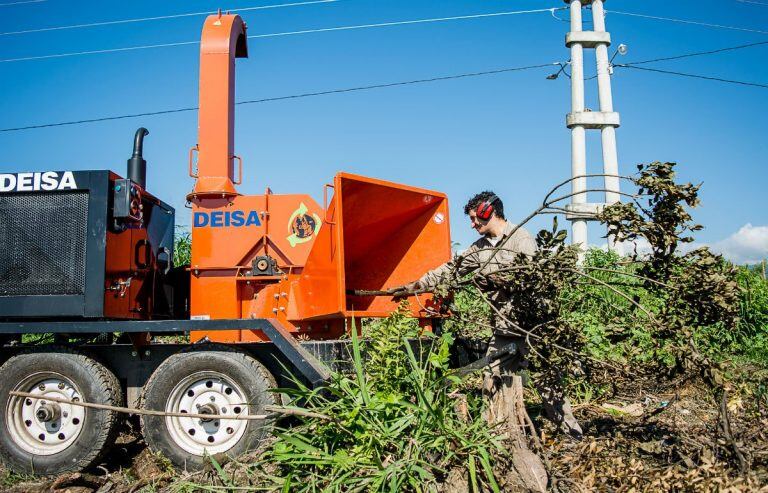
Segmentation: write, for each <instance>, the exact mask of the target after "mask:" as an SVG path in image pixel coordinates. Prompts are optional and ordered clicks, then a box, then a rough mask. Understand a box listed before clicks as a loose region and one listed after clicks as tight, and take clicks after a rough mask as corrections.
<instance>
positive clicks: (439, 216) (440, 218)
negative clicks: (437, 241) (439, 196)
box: [432, 212, 445, 224]
mask: <svg viewBox="0 0 768 493" xmlns="http://www.w3.org/2000/svg"><path fill="white" fill-rule="evenodd" d="M432 220H433V221H435V224H442V223H443V221H445V216H444V215H443V213H442V212H438V213H437V214H435V217H433V218H432Z"/></svg>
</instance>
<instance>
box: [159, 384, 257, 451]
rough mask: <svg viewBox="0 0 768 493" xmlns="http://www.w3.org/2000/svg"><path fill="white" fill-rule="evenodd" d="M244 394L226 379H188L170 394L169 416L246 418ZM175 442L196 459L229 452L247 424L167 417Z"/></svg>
mask: <svg viewBox="0 0 768 493" xmlns="http://www.w3.org/2000/svg"><path fill="white" fill-rule="evenodd" d="M246 401H247V399H246V397H245V392H243V390H242V389H241V388H240V387H239V386H237V385H235V384H234V383H233V382H231V381H230V380H229V379H228V378H227V377H226V376H225V375H223V374H220V373H218V372H213V371H208V372H199V373H195V374H192V375H189V376H188V377H187V378H185V379H183V380H182V381H181V382H179V384H178V385H176V387H174V389H173V390H172V391H171V393H170V395H169V397H168V401H167V405H166V411H167V412H174V413H182V414H187V413H191V414H206V415H221V414H223V415H247V414H248V413H249V410H248V409H249V408H248V405H247V404H246ZM165 422H166V426H168V430H169V432H170V435H171V437H172V438H173V440H174V442H176V444H177V445H178V446H179V447H181V448H182V449H184V450H185V451H186V452H189V453H191V454H194V455H200V456H202V455H205V454H209V455H213V454H219V453H223V452H226V451H227V450H229V449H231V448H232V447H234V446H235V444H237V442H238V441H239V440H240V438H242V436H243V434H244V433H245V429H246V427H247V425H248V422H247V421H245V420H235V419H220V418H186V417H170V416H169V417H167V418H166V420H165Z"/></svg>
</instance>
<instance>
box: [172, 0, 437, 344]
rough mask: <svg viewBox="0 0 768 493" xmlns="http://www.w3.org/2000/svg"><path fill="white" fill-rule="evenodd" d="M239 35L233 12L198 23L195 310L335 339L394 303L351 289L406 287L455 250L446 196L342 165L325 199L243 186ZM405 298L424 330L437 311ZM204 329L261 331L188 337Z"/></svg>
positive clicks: (254, 336)
mask: <svg viewBox="0 0 768 493" xmlns="http://www.w3.org/2000/svg"><path fill="white" fill-rule="evenodd" d="M246 40H247V37H246V26H245V23H244V22H243V21H242V19H241V18H240V17H239V16H237V15H222V14H218V15H212V16H210V17H208V18H207V19H206V20H205V24H204V27H203V33H202V40H201V48H200V110H199V135H198V139H199V143H198V145H197V146H195V147H194V148H193V149H192V150H191V151H190V176H192V177H194V178H196V181H195V185H194V188H193V190H192V192H191V193H190V194H189V195H188V196H187V199H188V200H189V202H190V203H191V204H192V213H193V222H192V224H193V226H192V259H191V266H190V270H191V275H192V277H191V306H190V308H191V316H192V318H193V319H237V318H241V319H242V318H276V319H278V320H279V321H280V322H282V323H283V325H284V326H285V327H287V328H288V329H289V330H290V331H292V332H299V333H302V334H306V336H307V337H309V338H312V339H324V338H337V337H339V336H340V335H341V334H343V332H344V331H345V330H346V329H347V326H348V323H349V321H350V320H352V319H357V318H360V317H385V316H388V315H389V314H391V313H392V312H393V311H394V310H396V309H397V307H398V302H399V300H395V299H393V298H392V297H389V296H375V297H358V296H352V295H350V294H348V291H349V290H352V289H367V290H377V289H386V288H389V287H393V286H398V285H402V284H404V283H407V282H409V281H412V280H414V278H415V277H418V276H419V275H421V274H422V273H424V272H426V271H427V270H429V269H431V268H434V267H436V266H438V265H440V264H441V263H443V262H445V261H446V260H448V259H449V258H450V254H451V253H450V231H449V227H448V222H449V221H448V219H449V218H448V201H447V198H446V196H445V195H444V194H442V193H438V192H433V191H429V190H424V189H420V188H416V187H410V186H405V185H400V184H395V183H391V182H386V181H383V180H377V179H373V178H367V177H362V176H358V175H353V174H349V173H338V174H337V175H336V176H335V178H334V180H333V183H332V184H329V185H326V188H325V189H324V195H325V202H326V203H324V204H323V207H321V206H320V205H319V204H317V203H316V202H315V201H314V200H313V199H312V197H310V196H309V195H277V194H272V193H271V191H270V190H269V189H267V192H266V193H265V194H264V195H254V196H245V195H240V194H239V193H238V192H237V190H236V188H235V186H236V185H238V184H239V182H240V181H241V180H242V160H241V159H240V158H239V157H237V156H235V154H234V138H233V135H234V132H233V130H234V92H235V91H234V80H235V77H234V75H235V58H241V57H247V55H248V49H247V41H246ZM195 153H197V163H196V165H195V163H194V157H195ZM235 162H237V163H238V164H239V166H238V173H237V179H235V171H236V170H235ZM195 168H196V171H195ZM330 191H332V192H333V194H332V196H331V197H330V199H329V198H328V192H330ZM262 255H269V256H271V257H272V258H274V259H275V260H276V263H277V265H278V267H279V269H280V273H279V275H274V276H257V275H254V272H253V269H252V261H253V259H254V258H255V257H257V256H262ZM409 301H410V306H411V307H412V308H411V312H412V314H413V316H415V317H418V318H419V319H420V323H421V325H422V326H424V327H426V328H430V327H431V320H432V319H433V318H435V317H436V311H435V310H436V309H437V307H436V305H435V302H434V300H433V299H432V298H431V296H426V295H422V296H421V297H420V298H419V299H413V298H412V299H410V300H409ZM358 327H359V325H358ZM203 337H208V339H209V340H212V341H218V342H256V341H266V340H268V339H267V337H266V336H265V335H264V334H263V333H261V332H260V331H251V330H230V331H211V332H193V333H192V340H193V341H195V340H199V339H201V338H203Z"/></svg>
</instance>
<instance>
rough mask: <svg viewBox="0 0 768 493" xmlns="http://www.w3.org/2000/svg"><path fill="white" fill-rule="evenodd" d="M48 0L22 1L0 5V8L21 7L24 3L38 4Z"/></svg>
mask: <svg viewBox="0 0 768 493" xmlns="http://www.w3.org/2000/svg"><path fill="white" fill-rule="evenodd" d="M47 1H48V0H23V1H21V2H8V3H0V7H9V6H11V5H22V4H25V3H40V2H47Z"/></svg>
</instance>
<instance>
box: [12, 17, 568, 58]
mask: <svg viewBox="0 0 768 493" xmlns="http://www.w3.org/2000/svg"><path fill="white" fill-rule="evenodd" d="M565 8H566V7H558V8H548V9H534V10H513V11H506V12H491V13H487V14H472V15H459V16H454V17H436V18H430V19H414V20H407V21H394V22H381V23H377V24H360V25H355V26H337V27H326V28H319V29H307V30H303V31H290V32H282V33H270V34H254V35H251V36H248V38H274V37H282V36H294V35H299V34H311V33H321V32H330V31H350V30H355V29H370V28H378V27H390V26H401V25H409V24H424V23H432V22H447V21H455V20H465V19H480V18H485V17H498V16H506V15H517V14H533V13H541V12H553V11H556V10H563V9H565ZM199 43H200V41H197V40H196V41H180V42H176V43H160V44H153V45H140V46H128V47H124V48H108V49H103V50H90V51H78V52H70V53H57V54H52V55H39V56H30V57H22V58H6V59H2V60H0V63H12V62H23V61H31V60H45V59H50V58H64V57H72V56H80V55H96V54H103V53H114V52H121V51H134V50H144V49H151V48H167V47H173V46H185V45H194V44H199Z"/></svg>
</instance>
